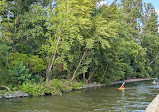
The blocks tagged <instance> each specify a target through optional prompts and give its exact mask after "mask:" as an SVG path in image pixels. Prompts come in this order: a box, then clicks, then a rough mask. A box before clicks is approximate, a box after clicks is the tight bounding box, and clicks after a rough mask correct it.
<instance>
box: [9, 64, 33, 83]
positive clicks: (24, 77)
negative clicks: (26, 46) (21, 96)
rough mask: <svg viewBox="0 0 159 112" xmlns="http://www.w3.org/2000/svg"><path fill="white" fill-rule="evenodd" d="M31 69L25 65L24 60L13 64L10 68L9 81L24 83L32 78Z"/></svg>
mask: <svg viewBox="0 0 159 112" xmlns="http://www.w3.org/2000/svg"><path fill="white" fill-rule="evenodd" d="M28 72H29V69H26V67H25V66H24V65H23V62H20V63H16V64H15V65H13V66H11V67H10V68H9V70H8V75H9V83H11V84H22V83H23V82H28V81H29V80H30V77H31V74H29V73H28Z"/></svg>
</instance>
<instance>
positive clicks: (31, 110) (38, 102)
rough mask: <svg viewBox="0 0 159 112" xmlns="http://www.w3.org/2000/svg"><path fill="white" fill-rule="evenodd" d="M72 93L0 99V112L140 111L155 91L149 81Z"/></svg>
mask: <svg viewBox="0 0 159 112" xmlns="http://www.w3.org/2000/svg"><path fill="white" fill-rule="evenodd" d="M119 87H120V84H119V85H118V84H117V85H112V86H106V87H98V88H90V89H83V90H76V91H72V92H69V93H65V94H64V95H63V96H42V97H28V98H16V99H8V100H6V99H0V112H93V111H94V112H144V110H145V108H146V107H147V106H148V105H149V103H150V102H151V101H152V99H153V98H154V97H155V96H156V95H157V94H158V92H159V85H158V84H156V85H152V84H151V81H142V82H134V83H126V84H125V88H126V89H125V90H124V91H119V90H118V88H119Z"/></svg>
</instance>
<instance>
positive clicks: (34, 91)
mask: <svg viewBox="0 0 159 112" xmlns="http://www.w3.org/2000/svg"><path fill="white" fill-rule="evenodd" d="M18 89H21V90H22V91H24V92H26V93H28V94H29V95H33V96H40V95H44V91H45V87H44V86H42V85H40V84H36V83H31V82H28V83H23V84H22V85H20V86H19V87H18Z"/></svg>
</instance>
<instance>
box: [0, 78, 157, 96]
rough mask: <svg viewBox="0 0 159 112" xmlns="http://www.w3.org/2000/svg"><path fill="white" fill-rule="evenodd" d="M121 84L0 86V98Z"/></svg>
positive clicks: (59, 92) (61, 82)
mask: <svg viewBox="0 0 159 112" xmlns="http://www.w3.org/2000/svg"><path fill="white" fill-rule="evenodd" d="M152 79H154V78H145V79H144V78H137V79H128V80H125V81H124V82H127V83H129V82H137V81H145V80H152ZM120 83H123V81H115V82H112V83H109V84H93V83H92V84H84V83H83V84H82V83H79V82H76V81H74V82H70V81H67V80H64V79H63V80H58V79H54V80H52V81H49V82H45V83H41V84H35V83H31V82H30V83H25V84H22V85H19V86H18V87H17V88H14V89H12V90H11V89H10V88H9V87H7V86H4V85H1V87H3V88H6V89H7V90H8V91H6V90H1V91H0V98H6V99H8V98H16V97H27V96H44V95H62V93H64V92H70V91H72V90H76V89H85V88H92V87H101V86H106V85H115V84H120Z"/></svg>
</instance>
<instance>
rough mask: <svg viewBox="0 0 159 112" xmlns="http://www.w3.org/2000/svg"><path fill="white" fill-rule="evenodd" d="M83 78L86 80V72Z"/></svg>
mask: <svg viewBox="0 0 159 112" xmlns="http://www.w3.org/2000/svg"><path fill="white" fill-rule="evenodd" d="M83 79H84V80H86V73H85V72H84V73H83Z"/></svg>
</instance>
